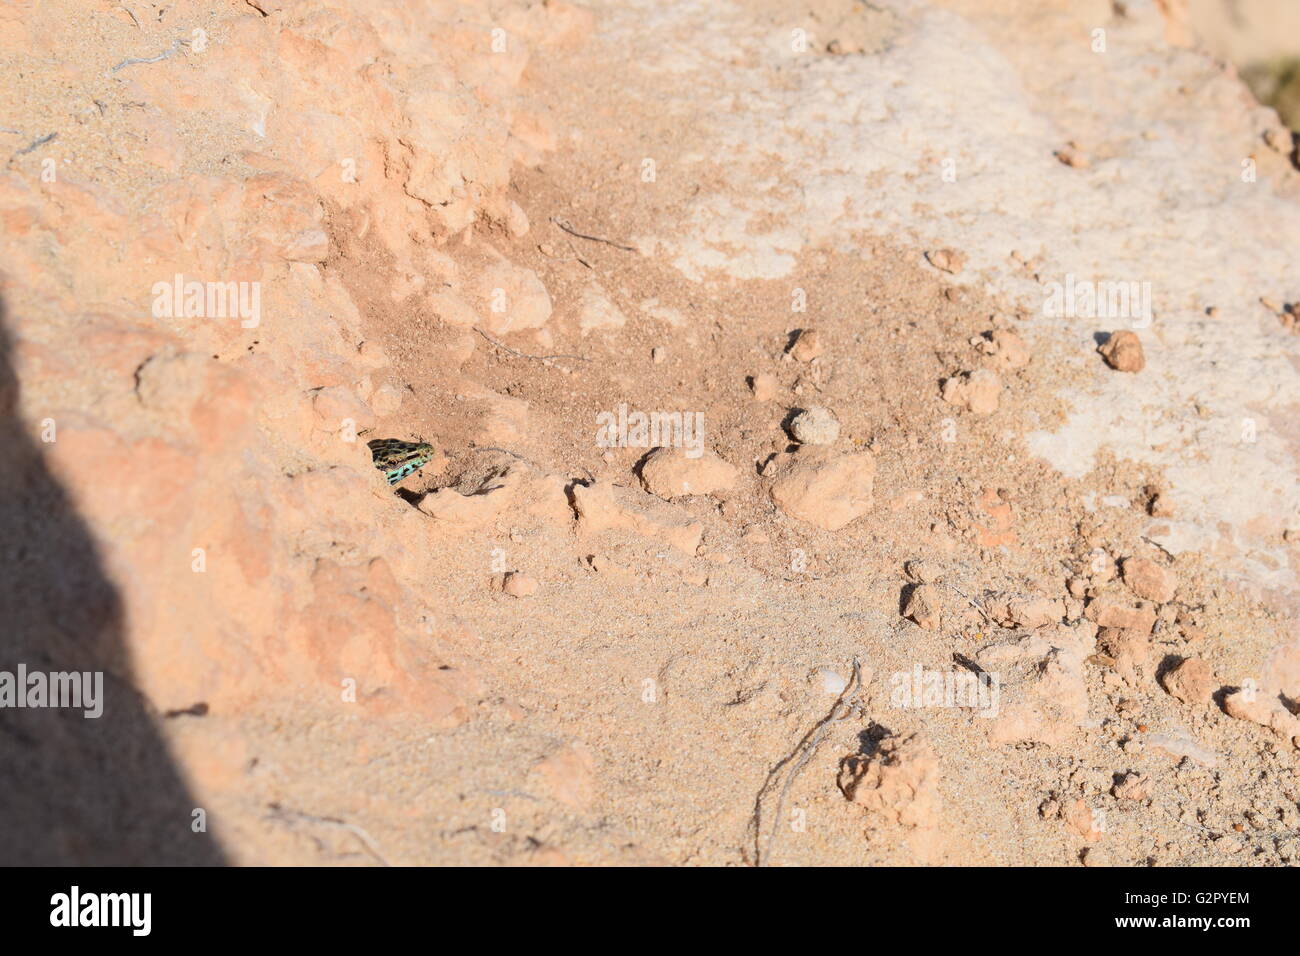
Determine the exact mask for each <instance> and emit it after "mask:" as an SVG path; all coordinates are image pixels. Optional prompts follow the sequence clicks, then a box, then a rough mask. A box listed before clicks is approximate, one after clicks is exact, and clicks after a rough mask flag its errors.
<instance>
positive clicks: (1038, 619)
mask: <svg viewBox="0 0 1300 956" xmlns="http://www.w3.org/2000/svg"><path fill="white" fill-rule="evenodd" d="M984 610H985V613H987V614H988V616H989V617H991V618H993V620H994V621H996V622H997V623H998V624H1000V625H1002V626H1003V627H1023V628H1037V627H1046V626H1047V625H1049V624H1059V623H1061V619H1062V618H1063V617H1065V603H1064V602H1063V601H1061V600H1059V599H1052V598H1046V597H1042V596H1041V595H1036V594H1029V595H1026V594H1012V593H1007V592H998V593H996V594H993V595H990V596H989V597H988V598H987V599H986V600H985V602H984Z"/></svg>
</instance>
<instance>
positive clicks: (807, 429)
mask: <svg viewBox="0 0 1300 956" xmlns="http://www.w3.org/2000/svg"><path fill="white" fill-rule="evenodd" d="M790 432H791V434H793V435H794V437H795V441H798V442H800V443H801V444H804V445H830V444H834V442H835V439H836V438H838V437H839V436H840V423H839V421H838V420H837V419H836V418H835V415H834V414H833V413H832V412H831V410H830V409H829V408H823V407H822V406H821V405H814V406H812V407H811V408H808V409H806V410H804V411H802V412H800V413H799V414H798V415H796V416H795V417H794V420H793V421H791V422H790Z"/></svg>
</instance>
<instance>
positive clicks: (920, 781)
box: [836, 734, 939, 827]
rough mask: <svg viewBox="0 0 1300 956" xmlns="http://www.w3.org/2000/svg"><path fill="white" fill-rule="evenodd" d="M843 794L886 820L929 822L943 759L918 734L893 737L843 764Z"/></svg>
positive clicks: (932, 820) (936, 802)
mask: <svg viewBox="0 0 1300 956" xmlns="http://www.w3.org/2000/svg"><path fill="white" fill-rule="evenodd" d="M836 782H837V783H838V785H839V788H840V792H841V793H843V794H844V796H845V798H846V799H848V800H850V801H852V802H853V803H856V804H858V805H859V806H861V807H863V808H864V809H865V810H866V811H867V812H868V813H869V814H871V815H872V816H873V817H875V818H877V819H878V820H881V821H884V822H892V823H900V824H902V825H903V826H909V827H917V826H930V825H933V824H934V823H935V822H937V821H936V819H935V818H936V817H937V814H938V807H939V759H938V757H936V756H935V753H934V749H933V748H932V747H931V746H930V744H929V742H928V741H926V739H925V738H924V737H922V736H921V735H920V734H912V735H910V736H907V737H900V736H891V737H886V738H885V739H884V740H883V741H881V742H880V746H879V748H878V749H877V750H876V752H875V753H873V754H853V755H852V756H849V757H845V758H844V760H843V761H842V762H841V763H840V772H839V776H838V778H837V781H836Z"/></svg>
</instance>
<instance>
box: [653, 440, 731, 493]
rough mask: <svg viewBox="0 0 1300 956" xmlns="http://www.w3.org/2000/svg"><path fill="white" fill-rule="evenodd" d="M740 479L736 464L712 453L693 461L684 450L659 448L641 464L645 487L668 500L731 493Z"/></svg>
mask: <svg viewBox="0 0 1300 956" xmlns="http://www.w3.org/2000/svg"><path fill="white" fill-rule="evenodd" d="M739 476H740V472H739V471H737V470H736V468H735V467H734V466H733V465H730V464H728V463H727V462H725V461H723V460H722V459H721V458H719V457H718V456H717V455H715V454H714V453H713V452H712V451H708V450H705V451H704V453H703V454H702V455H700V457H698V458H689V457H687V455H686V453H685V452H684V451H683V450H682V449H680V448H656V449H655V450H654V451H652V452H650V454H648V455H647V456H646V457H645V459H644V460H643V461H642V463H641V487H643V488H644V489H645V490H646V491H648V492H650V493H651V494H652V495H658V496H659V497H660V498H664V499H668V500H671V499H673V498H681V497H684V496H687V495H714V494H717V493H718V492H720V491H729V490H730V489H732V488H734V487H735V485H736V479H737V478H738V477H739Z"/></svg>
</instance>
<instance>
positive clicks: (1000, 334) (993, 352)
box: [980, 329, 1029, 372]
mask: <svg viewBox="0 0 1300 956" xmlns="http://www.w3.org/2000/svg"><path fill="white" fill-rule="evenodd" d="M980 349H981V350H982V351H983V352H984V354H986V355H990V356H992V358H993V363H994V365H996V366H997V367H998V368H1000V369H1002V370H1003V371H1007V372H1013V371H1015V370H1016V369H1021V368H1024V367H1025V366H1026V365H1028V364H1029V347H1028V346H1027V345H1025V343H1024V340H1023V339H1021V338H1020V336H1018V335H1016V333H1014V332H1012V331H1010V330H1008V329H994V330H993V331H991V332H988V333H986V334H985V336H984V338H983V339H981V344H980Z"/></svg>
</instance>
